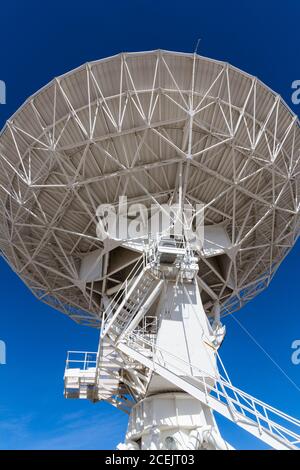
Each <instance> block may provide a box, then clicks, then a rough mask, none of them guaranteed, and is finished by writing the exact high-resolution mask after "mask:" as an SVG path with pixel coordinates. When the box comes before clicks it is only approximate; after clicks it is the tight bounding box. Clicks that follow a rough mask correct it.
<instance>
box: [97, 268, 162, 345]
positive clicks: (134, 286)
mask: <svg viewBox="0 0 300 470" xmlns="http://www.w3.org/2000/svg"><path fill="white" fill-rule="evenodd" d="M161 285H162V280H160V279H158V278H156V277H155V276H154V275H153V273H152V272H151V271H150V269H149V268H148V267H144V268H143V269H142V271H141V272H140V273H139V274H138V275H137V276H136V277H135V278H134V280H133V281H132V282H131V286H130V288H129V289H127V288H126V287H125V288H124V289H120V292H119V293H117V295H116V296H115V297H114V298H113V300H112V301H111V302H110V303H109V304H108V306H107V307H106V310H105V313H104V318H103V323H102V332H101V337H102V338H104V337H105V336H106V335H108V336H110V338H111V339H112V340H113V341H116V340H117V339H118V338H119V337H120V335H121V334H122V333H124V331H125V330H126V328H127V326H128V325H129V323H130V322H131V321H132V320H133V319H134V318H135V317H136V316H137V314H138V313H139V311H140V310H141V309H143V313H144V312H145V305H147V299H148V298H149V296H150V295H151V298H152V299H153V300H154V298H155V293H156V291H158V289H156V288H157V287H158V286H159V287H160V286H161ZM121 295H122V296H123V297H122V298H121Z"/></svg>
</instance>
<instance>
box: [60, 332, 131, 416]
mask: <svg viewBox="0 0 300 470" xmlns="http://www.w3.org/2000/svg"><path fill="white" fill-rule="evenodd" d="M101 343H102V345H101V347H100V352H99V353H98V354H97V353H95V352H82V351H69V352H68V356H67V361H66V369H65V374H64V384H65V387H64V395H65V398H72V399H76V398H80V399H87V400H90V401H92V402H97V401H99V400H105V401H108V402H109V403H111V404H112V405H114V406H116V407H117V408H119V409H121V410H122V411H124V412H125V413H128V414H129V412H130V410H131V408H132V406H133V405H134V402H133V401H132V400H130V399H129V398H128V397H127V396H126V394H128V391H127V389H125V387H124V385H123V384H122V383H120V381H121V377H120V367H121V365H122V364H120V363H118V357H117V356H118V354H117V352H116V350H115V349H113V347H112V346H111V345H110V343H108V342H107V341H105V340H104V341H102V342H101Z"/></svg>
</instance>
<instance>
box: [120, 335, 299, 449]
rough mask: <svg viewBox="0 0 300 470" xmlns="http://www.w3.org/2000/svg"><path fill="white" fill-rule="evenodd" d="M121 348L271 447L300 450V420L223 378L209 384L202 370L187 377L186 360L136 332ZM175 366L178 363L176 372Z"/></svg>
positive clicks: (213, 380)
mask: <svg viewBox="0 0 300 470" xmlns="http://www.w3.org/2000/svg"><path fill="white" fill-rule="evenodd" d="M117 348H118V349H119V350H120V351H122V352H123V353H124V354H126V355H127V356H128V357H130V358H133V359H134V360H135V361H138V362H140V363H141V364H143V365H144V366H145V367H147V368H148V369H150V370H151V371H153V372H155V373H156V374H158V375H160V376H161V377H163V378H165V379H166V380H168V381H169V382H171V383H172V384H174V385H175V386H176V387H178V388H180V389H181V390H184V391H185V392H186V393H188V394H189V395H191V396H193V397H194V398H196V399H197V400H199V401H201V402H202V403H203V404H204V405H206V406H209V407H210V408H211V409H212V410H214V411H216V412H217V413H220V414H221V415H223V416H225V417H226V418H227V419H229V420H230V421H232V422H234V423H235V424H236V425H238V426H240V427H241V428H243V429H245V430H246V431H247V432H249V433H250V434H252V435H254V436H255V437H257V438H258V439H260V440H261V441H263V442H264V443H265V444H267V445H269V446H270V447H272V448H274V449H278V450H290V449H294V450H295V449H300V421H299V420H297V419H295V418H293V417H291V416H289V415H287V414H285V413H283V412H281V411H279V410H277V409H275V408H273V407H271V406H269V405H267V404H266V403H263V402H262V401H260V400H258V399H256V398H254V397H252V396H251V395H249V394H247V393H245V392H243V391H242V390H239V389H238V388H236V387H234V386H233V385H232V384H231V383H230V382H229V381H228V380H226V379H225V378H223V377H222V376H218V377H211V380H210V382H209V383H208V380H207V373H206V372H205V373H204V372H203V371H201V370H199V369H198V370H197V376H192V375H186V372H183V371H184V370H185V371H186V367H184V366H185V365H186V364H187V363H186V362H185V361H183V360H182V359H180V358H178V357H176V356H175V355H174V354H171V353H169V352H168V351H165V350H163V349H162V348H158V347H157V346H156V345H155V344H154V343H151V342H150V341H147V340H146V339H145V338H143V337H142V336H140V335H137V334H136V333H133V332H131V333H129V334H127V335H126V337H125V338H124V339H123V340H122V341H121V342H119V343H118V345H117ZM150 353H151V354H150ZM168 357H169V359H167V358H168ZM174 359H175V361H174ZM174 363H176V364H177V365H176V368H177V370H176V371H174ZM180 363H182V369H181V367H180V366H179V365H178V364H180ZM189 365H190V366H191V368H192V369H193V370H195V369H196V367H194V366H193V365H192V364H189ZM211 383H213V385H211Z"/></svg>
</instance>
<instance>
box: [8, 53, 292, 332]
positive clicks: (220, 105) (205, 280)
mask: <svg viewBox="0 0 300 470" xmlns="http://www.w3.org/2000/svg"><path fill="white" fill-rule="evenodd" d="M299 149H300V132H299V121H298V119H297V117H296V116H294V115H293V113H292V112H291V111H290V110H289V109H288V107H287V105H286V104H285V103H284V102H283V101H282V99H281V98H280V97H279V96H278V95H277V94H275V93H274V92H272V91H271V90H270V89H268V88H267V87H266V86H265V85H264V84H262V83H261V82H260V81H259V80H258V79H256V78H255V77H252V76H250V75H248V74H246V73H244V72H242V71H240V70H238V69H236V68H234V67H232V66H230V65H228V64H226V63H223V62H218V61H215V60H210V59H207V58H204V57H200V56H198V55H196V54H183V53H174V52H168V51H150V52H145V53H128V54H119V55H117V56H114V57H111V58H108V59H103V60H99V61H96V62H91V63H88V64H85V65H83V66H82V67H79V68H78V69H76V70H74V71H72V72H70V73H68V74H66V75H64V76H61V77H58V78H56V79H54V80H53V81H52V82H51V83H50V84H49V85H47V86H46V87H44V88H43V89H41V90H40V91H39V92H37V93H36V94H35V95H33V96H32V97H31V98H29V99H28V100H27V101H26V103H25V104H24V105H23V106H22V107H21V108H20V110H18V111H17V113H15V115H14V116H12V118H11V119H10V120H9V121H8V122H7V124H6V126H5V128H4V129H3V131H2V134H1V136H0V168H1V172H0V202H1V209H0V221H1V237H0V248H1V251H2V253H3V256H4V257H5V258H6V260H7V261H8V262H9V264H10V265H11V266H12V268H13V269H14V270H15V271H16V272H17V273H18V275H19V276H20V277H21V278H22V280H23V281H24V282H25V283H26V284H27V286H28V287H29V288H30V289H31V290H32V291H33V293H34V294H35V295H36V296H37V297H38V298H39V299H40V300H42V301H44V302H47V303H49V304H50V305H52V306H53V307H54V308H56V309H58V310H61V311H63V312H64V313H66V314H68V315H69V316H70V317H71V318H72V319H73V320H75V321H77V322H80V323H84V324H88V325H91V326H99V323H100V318H101V311H102V310H103V302H102V298H103V295H106V294H107V289H109V288H111V287H112V286H114V285H118V283H120V282H121V281H122V280H124V279H125V277H126V275H123V272H124V271H125V270H126V269H127V268H128V266H130V265H131V264H132V263H134V262H135V261H136V259H137V258H136V257H133V258H132V259H130V260H129V264H128V262H126V263H119V264H116V262H115V258H116V252H115V253H114V250H112V251H111V252H110V253H108V254H107V255H106V261H105V263H104V264H105V269H104V272H103V275H102V277H101V278H100V279H97V280H96V281H95V282H84V281H83V280H82V279H81V278H80V276H79V271H80V265H81V260H82V259H83V257H84V256H86V255H87V254H88V253H91V252H93V251H95V250H97V249H100V250H101V249H102V248H103V244H102V242H101V241H100V240H99V239H98V238H97V236H96V228H95V225H96V223H97V218H96V209H97V206H98V205H99V204H100V203H112V204H115V203H117V201H118V198H119V196H121V195H127V197H128V201H129V202H131V201H133V202H136V201H143V202H144V203H145V204H146V205H150V204H151V203H153V202H154V203H155V204H157V205H158V207H159V206H160V205H161V204H163V203H166V202H169V201H170V200H174V199H175V198H176V197H177V194H178V192H180V194H181V195H182V196H181V197H182V198H183V199H184V200H186V201H188V202H189V203H190V204H192V205H194V204H196V203H197V202H199V203H203V204H204V207H205V225H206V226H207V225H220V224H221V225H222V226H223V227H225V229H226V231H227V234H228V237H229V238H230V240H231V245H230V247H229V248H228V247H227V248H226V249H224V253H223V255H222V257H219V258H217V259H216V258H213V259H212V258H209V257H206V256H205V255H204V254H203V253H200V254H199V255H200V263H199V273H198V276H199V282H201V286H202V288H203V295H204V297H205V305H206V308H207V311H208V312H209V311H210V308H211V305H212V303H213V302H215V301H216V300H217V301H219V302H220V304H221V307H222V313H223V314H227V313H231V312H233V311H235V310H237V309H239V308H240V307H241V306H242V305H243V304H244V303H245V302H246V301H248V300H250V299H252V298H253V297H254V296H255V295H257V294H258V293H259V292H261V291H262V290H263V289H264V288H266V287H267V286H268V284H269V282H270V281H271V279H272V277H273V275H274V273H275V272H276V270H277V268H278V266H279V264H280V262H281V261H282V259H283V258H284V256H285V255H286V254H287V253H288V251H289V250H290V249H291V248H292V246H293V244H294V243H295V241H296V239H297V237H298V233H299V196H300V194H299V170H300V163H299V160H300V151H299ZM179 175H180V176H179ZM117 249H119V250H120V249H121V248H120V247H119V248H117ZM123 249H124V248H123Z"/></svg>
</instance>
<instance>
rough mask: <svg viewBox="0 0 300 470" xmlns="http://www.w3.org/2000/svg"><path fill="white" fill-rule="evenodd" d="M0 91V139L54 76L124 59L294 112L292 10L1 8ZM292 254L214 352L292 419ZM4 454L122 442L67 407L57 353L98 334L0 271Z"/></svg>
mask: <svg viewBox="0 0 300 470" xmlns="http://www.w3.org/2000/svg"><path fill="white" fill-rule="evenodd" d="M0 18H1V27H0V80H4V81H5V82H6V87H7V104H6V105H0V127H2V126H3V125H4V123H5V121H6V119H7V118H9V116H10V115H11V114H12V113H13V112H14V111H15V110H16V109H17V108H18V107H19V106H20V105H21V104H22V103H23V101H24V100H25V99H26V98H27V97H28V96H29V95H31V94H32V93H34V92H35V91H36V90H38V89H39V88H40V87H42V86H43V85H45V84H46V83H47V82H49V81H50V80H51V79H52V78H53V77H54V76H57V75H61V74H62V73H64V72H67V71H69V70H71V69H72V68H75V67H77V66H79V65H81V64H82V63H84V62H87V61H90V60H96V59H99V58H102V57H105V56H111V55H113V54H116V53H118V52H121V51H140V50H150V49H158V48H161V49H169V50H175V51H185V52H193V50H194V47H195V44H196V42H197V38H199V37H200V38H201V43H200V47H199V53H200V54H202V55H205V56H208V57H212V58H215V59H220V60H225V61H228V62H230V63H231V64H233V65H235V66H237V67H239V68H241V69H243V70H245V71H247V72H249V73H251V74H253V75H256V76H258V77H259V78H260V79H261V80H263V81H264V82H265V83H266V84H267V85H269V86H270V87H271V88H273V89H274V90H275V91H277V92H278V93H280V94H281V95H282V96H283V98H284V99H285V100H286V102H287V103H288V105H289V106H290V107H291V108H292V109H293V110H294V112H296V113H298V114H299V111H300V105H298V106H293V104H292V103H291V94H292V89H291V83H292V82H293V81H294V80H297V79H298V80H300V70H299V57H300V41H299V18H300V3H299V1H298V0H285V1H284V2H276V1H274V0H273V1H269V0H264V1H262V0H252V1H251V2H241V1H235V0H234V1H222V0H215V1H213V2H212V1H210V2H209V1H207V0H206V1H203V0H194V1H191V0H185V1H177V0H172V1H170V0H164V1H158V0H152V1H146V0H138V1H137V0H134V1H133V0H125V1H124V0H123V1H109V2H108V1H103V0H92V1H91V0H87V1H86V2H76V0H73V1H69V0H64V1H63V2H62V0H59V1H58V0H51V1H44V2H40V1H39V2H35V1H33V0H27V1H26V2H21V0H19V1H16V0H10V2H2V4H1V9H0ZM299 255H300V245H299V243H298V245H297V246H296V247H295V248H294V249H293V250H292V252H291V253H290V255H289V256H288V258H287V259H286V260H285V261H284V262H283V264H282V266H281V267H280V269H279V271H278V272H277V274H276V276H275V278H274V280H273V282H272V284H271V286H270V287H269V288H268V290H267V291H265V292H264V293H263V294H261V295H260V296H259V297H257V298H256V299H255V300H254V301H252V302H251V303H250V304H248V305H247V306H246V307H245V308H244V309H243V310H242V311H240V312H237V313H236V314H235V318H236V319H237V320H238V321H239V322H240V323H241V324H242V326H243V327H244V328H246V329H247V330H248V331H249V332H250V334H251V335H252V336H253V337H254V338H255V339H256V341H257V342H258V343H259V344H260V345H261V346H262V347H263V348H264V349H265V350H266V351H267V352H268V354H269V355H270V356H271V357H272V358H273V360H274V361H275V362H276V363H277V364H278V366H279V367H280V368H281V369H282V370H283V371H284V373H285V374H286V375H287V376H288V377H287V376H286V375H284V373H283V372H282V371H280V370H279V368H278V367H277V366H276V365H275V364H274V362H272V361H271V360H270V358H268V357H267V356H266V355H265V353H264V352H263V351H262V350H261V349H260V348H259V347H258V346H257V344H255V343H254V342H253V340H251V339H250V337H249V336H248V335H247V333H245V331H244V330H243V328H242V327H241V326H240V325H239V324H238V323H237V321H236V320H235V319H234V318H227V319H226V325H227V337H226V339H225V341H224V344H223V346H222V348H221V350H220V352H221V355H222V359H223V361H224V363H225V364H226V366H227V369H228V371H229V374H230V376H231V379H232V382H233V383H234V384H235V385H236V386H237V387H239V388H242V389H244V390H245V391H247V392H249V393H251V394H254V395H255V396H257V397H258V398H260V399H262V400H264V401H267V402H268V403H270V404H272V405H273V406H275V407H278V408H280V409H282V410H283V411H285V412H287V413H289V414H291V415H294V416H295V417H298V418H300V400H299V398H300V391H299V389H297V387H299V388H300V380H299V378H300V365H298V366H296V365H293V364H292V362H291V354H292V349H291V343H292V342H293V341H294V340H295V339H300V311H299V310H300V308H299V307H300V304H299V290H298V289H299ZM0 292H1V305H0V340H4V341H5V342H6V345H7V364H6V365H0V448H1V449H54V448H56V449H113V448H115V446H116V445H117V444H118V442H120V441H122V440H123V437H124V433H125V429H126V422H127V417H126V416H125V415H123V413H122V412H121V411H118V410H115V409H114V408H113V407H111V406H110V405H108V404H106V403H100V404H97V405H93V404H91V403H90V402H87V401H85V400H81V401H79V400H65V399H64V397H63V372H64V364H65V358H66V352H67V350H68V349H71V350H90V351H93V350H96V349H97V341H98V332H97V331H96V330H92V329H88V328H85V327H80V326H78V325H76V324H75V323H73V322H72V321H71V320H69V319H68V318H67V317H65V316H63V315H62V314H61V313H59V312H56V311H54V310H53V309H51V308H50V307H48V306H46V305H44V304H42V303H40V302H38V301H37V300H36V299H35V298H34V297H33V295H32V294H31V293H30V292H29V291H28V290H27V288H26V287H25V286H24V285H23V284H22V282H21V281H20V280H19V279H18V277H17V276H16V275H15V274H14V273H13V272H12V271H11V270H10V268H9V267H8V266H7V265H6V264H5V262H4V261H3V260H0ZM219 424H220V427H221V430H222V432H223V435H224V437H225V438H227V439H228V440H229V441H230V442H231V443H232V444H233V445H234V446H236V447H239V448H260V447H261V445H260V444H259V443H257V441H255V440H254V438H253V439H252V438H249V437H248V436H247V435H246V434H245V433H244V432H243V431H241V430H239V429H238V430H237V429H235V427H234V426H232V425H231V424H230V423H229V424H228V423H226V422H225V420H224V419H219Z"/></svg>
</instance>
